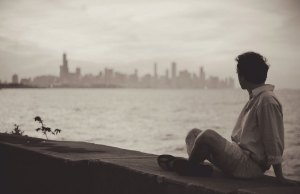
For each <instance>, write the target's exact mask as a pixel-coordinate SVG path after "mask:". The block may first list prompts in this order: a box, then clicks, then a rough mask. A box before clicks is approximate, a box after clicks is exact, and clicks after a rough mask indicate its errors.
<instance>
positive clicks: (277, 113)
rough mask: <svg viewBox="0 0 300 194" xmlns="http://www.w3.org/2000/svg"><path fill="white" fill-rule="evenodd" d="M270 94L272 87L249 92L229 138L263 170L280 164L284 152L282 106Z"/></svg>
mask: <svg viewBox="0 0 300 194" xmlns="http://www.w3.org/2000/svg"><path fill="white" fill-rule="evenodd" d="M273 90H274V86H273V85H263V86H261V87H258V88H255V89H254V90H253V91H252V94H251V95H250V100H249V101H248V102H247V104H246V105H245V107H244V108H243V109H242V112H241V113H240V115H239V117H238V120H237V123H236V125H235V127H234V129H233V131H232V135H231V139H232V141H234V142H236V143H237V144H238V145H239V146H240V147H241V148H242V149H243V150H244V151H246V152H248V153H249V154H250V156H251V158H252V159H253V160H255V161H257V162H258V163H260V164H261V165H263V166H265V167H266V168H269V167H270V166H271V165H273V164H279V163H281V162H282V154H283V149H284V126H283V114H282V106H281V104H280V102H279V100H278V99H277V97H276V96H275V94H274V92H273Z"/></svg>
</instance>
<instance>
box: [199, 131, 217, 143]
mask: <svg viewBox="0 0 300 194" xmlns="http://www.w3.org/2000/svg"><path fill="white" fill-rule="evenodd" d="M217 136H218V133H217V132H215V131H214V130H212V129H206V130H205V131H203V132H202V133H201V135H200V136H198V137H197V139H196V142H197V144H198V143H200V144H202V143H205V144H211V143H214V142H215V141H216V139H217Z"/></svg>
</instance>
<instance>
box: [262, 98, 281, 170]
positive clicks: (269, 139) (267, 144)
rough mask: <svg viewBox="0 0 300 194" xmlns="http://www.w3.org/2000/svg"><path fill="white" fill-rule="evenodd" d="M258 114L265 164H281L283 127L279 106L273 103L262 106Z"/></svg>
mask: <svg viewBox="0 0 300 194" xmlns="http://www.w3.org/2000/svg"><path fill="white" fill-rule="evenodd" d="M257 113H258V115H257V116H258V121H259V122H258V124H259V126H258V127H259V129H260V130H261V134H262V140H263V145H264V148H265V154H266V157H267V158H266V159H267V164H269V165H274V164H279V163H281V162H282V154H283V149H284V126H283V115H282V110H281V106H280V105H279V104H275V103H268V104H265V105H263V106H262V107H261V108H260V110H259V111H258V112H257Z"/></svg>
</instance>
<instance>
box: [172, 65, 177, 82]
mask: <svg viewBox="0 0 300 194" xmlns="http://www.w3.org/2000/svg"><path fill="white" fill-rule="evenodd" d="M176 74H177V72H176V63H175V62H173V63H172V79H175V78H176V76H177V75H176Z"/></svg>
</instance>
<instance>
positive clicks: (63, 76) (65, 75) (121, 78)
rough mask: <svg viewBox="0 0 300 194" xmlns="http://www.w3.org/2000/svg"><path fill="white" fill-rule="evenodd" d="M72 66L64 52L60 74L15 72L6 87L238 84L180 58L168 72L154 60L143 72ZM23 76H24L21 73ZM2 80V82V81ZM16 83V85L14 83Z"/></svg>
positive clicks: (220, 85) (146, 86)
mask: <svg viewBox="0 0 300 194" xmlns="http://www.w3.org/2000/svg"><path fill="white" fill-rule="evenodd" d="M70 69H71V68H69V60H68V57H67V54H66V53H63V55H62V63H61V65H60V66H59V74H58V75H49V74H48V75H39V76H36V77H34V78H24V77H22V78H20V81H19V75H17V74H13V75H12V78H11V82H4V85H3V86H4V87H44V88H52V87H63V88H68V87H71V88H86V87H88V88H90V87H92V88H198V89H205V88H215V89H218V88H234V79H233V78H232V77H226V78H225V79H220V78H219V77H218V76H212V75H210V76H207V75H206V73H205V70H204V68H203V66H199V70H198V72H196V73H195V72H189V71H188V70H186V69H179V68H178V66H177V63H176V62H172V63H171V66H170V68H168V69H165V73H164V74H162V75H161V74H159V73H158V71H157V70H158V64H157V63H156V62H154V63H153V72H152V74H151V73H147V74H144V75H139V73H138V72H139V70H138V69H134V71H133V72H132V74H126V73H122V72H120V71H118V70H115V69H113V68H108V67H105V68H104V70H103V71H102V70H99V71H98V73H94V74H85V75H84V74H82V73H81V67H76V69H75V71H74V72H73V71H71V70H70ZM20 77H21V76H20ZM0 83H1V82H0ZM11 84H12V85H11Z"/></svg>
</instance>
